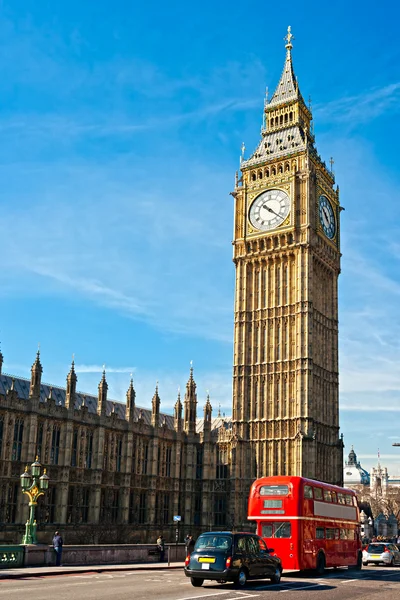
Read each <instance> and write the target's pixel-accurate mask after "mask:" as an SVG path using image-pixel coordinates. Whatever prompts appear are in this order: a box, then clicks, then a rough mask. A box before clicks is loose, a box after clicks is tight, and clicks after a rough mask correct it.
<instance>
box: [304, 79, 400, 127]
mask: <svg viewBox="0 0 400 600" xmlns="http://www.w3.org/2000/svg"><path fill="white" fill-rule="evenodd" d="M399 100H400V82H393V83H389V84H388V85H385V86H383V87H381V88H373V89H370V90H366V89H364V90H362V91H361V92H360V94H357V95H350V96H344V97H342V98H338V99H335V100H332V101H331V102H328V103H325V104H324V105H316V106H315V109H314V111H313V112H314V118H315V119H316V120H317V121H323V122H325V123H329V124H331V123H333V122H335V121H339V122H345V123H346V124H351V125H352V126H353V127H355V126H357V125H359V124H360V123H365V122H368V121H371V119H374V118H376V117H379V116H380V115H381V114H383V113H384V112H387V111H389V110H392V111H395V112H397V111H398V105H399Z"/></svg>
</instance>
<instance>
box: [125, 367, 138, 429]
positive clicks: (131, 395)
mask: <svg viewBox="0 0 400 600" xmlns="http://www.w3.org/2000/svg"><path fill="white" fill-rule="evenodd" d="M135 398H136V392H135V388H134V387H133V378H132V377H131V382H130V384H129V388H128V391H127V392H126V413H125V419H126V420H127V421H128V422H129V423H133V419H134V415H135Z"/></svg>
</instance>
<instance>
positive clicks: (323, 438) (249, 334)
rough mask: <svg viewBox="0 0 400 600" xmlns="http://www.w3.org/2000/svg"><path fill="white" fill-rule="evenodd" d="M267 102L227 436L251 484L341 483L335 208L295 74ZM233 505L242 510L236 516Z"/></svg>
mask: <svg viewBox="0 0 400 600" xmlns="http://www.w3.org/2000/svg"><path fill="white" fill-rule="evenodd" d="M291 53H292V44H291V32H290V29H289V31H288V36H287V44H286V59H285V65H284V69H283V73H282V76H281V79H280V81H279V83H278V86H277V88H276V91H275V93H274V95H273V96H272V98H271V100H270V101H268V98H266V100H265V107H264V126H263V129H262V131H261V133H262V137H261V141H260V143H259V145H258V147H257V148H256V150H255V152H254V153H253V154H252V155H251V156H250V157H249V158H248V159H244V157H243V159H242V162H241V178H240V179H239V178H238V177H237V184H236V186H235V190H234V192H233V196H234V199H235V227H234V234H235V235H234V258H233V260H234V263H235V266H236V291H235V330H234V368H233V371H234V372H233V416H232V420H233V430H234V431H236V432H237V434H238V435H239V436H240V438H241V439H242V440H243V441H248V442H249V444H250V449H249V451H248V454H247V457H246V460H247V461H248V463H247V464H248V470H247V473H246V481H245V482H243V485H244V489H246V488H247V489H248V487H249V485H250V482H251V480H252V479H253V478H255V477H261V476H265V475H277V474H282V475H283V474H287V475H289V474H291V475H303V476H306V477H311V478H314V479H320V480H322V481H327V482H331V483H335V484H342V477H343V458H342V450H343V443H342V440H341V439H340V437H339V400H338V294H337V280H338V275H339V272H340V205H339V191H338V188H337V187H336V188H335V187H334V183H335V181H334V175H333V173H332V171H330V170H329V169H328V168H327V167H326V165H325V163H324V162H322V160H321V158H320V156H319V155H318V153H317V150H316V147H315V140H314V135H313V129H312V123H311V121H312V115H311V109H310V107H308V106H306V104H305V102H304V100H303V97H302V95H301V93H300V90H299V86H298V83H297V79H296V77H295V75H294V71H293V66H292V54H291ZM237 508H239V507H237Z"/></svg>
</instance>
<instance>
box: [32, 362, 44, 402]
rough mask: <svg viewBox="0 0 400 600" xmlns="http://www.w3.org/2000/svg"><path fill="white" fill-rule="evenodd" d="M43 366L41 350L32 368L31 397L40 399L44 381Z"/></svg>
mask: <svg viewBox="0 0 400 600" xmlns="http://www.w3.org/2000/svg"><path fill="white" fill-rule="evenodd" d="M42 373H43V367H42V365H41V363H40V351H39V350H38V351H37V353H36V360H35V362H34V363H33V365H32V368H31V384H30V387H29V397H30V398H36V399H37V400H39V399H40V384H41V381H42Z"/></svg>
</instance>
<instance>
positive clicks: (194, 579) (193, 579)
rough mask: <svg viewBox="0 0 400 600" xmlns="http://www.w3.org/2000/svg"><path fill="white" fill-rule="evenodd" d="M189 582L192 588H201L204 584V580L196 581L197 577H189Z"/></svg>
mask: <svg viewBox="0 0 400 600" xmlns="http://www.w3.org/2000/svg"><path fill="white" fill-rule="evenodd" d="M190 581H191V582H192V585H193V586H194V587H201V586H202V585H203V583H204V579H198V578H197V577H191V578H190Z"/></svg>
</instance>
